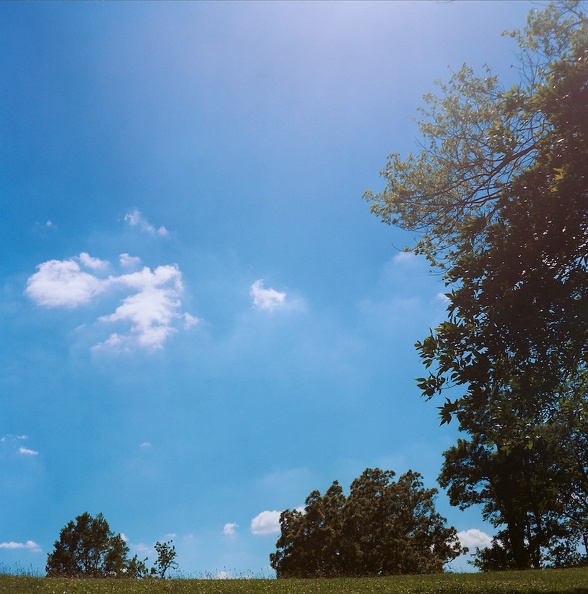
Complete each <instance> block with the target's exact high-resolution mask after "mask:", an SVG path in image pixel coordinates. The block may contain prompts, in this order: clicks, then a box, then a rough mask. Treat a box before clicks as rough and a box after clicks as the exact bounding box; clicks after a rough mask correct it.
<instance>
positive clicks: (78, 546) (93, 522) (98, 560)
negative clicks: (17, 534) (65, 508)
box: [46, 512, 129, 578]
mask: <svg viewBox="0 0 588 594" xmlns="http://www.w3.org/2000/svg"><path fill="white" fill-rule="evenodd" d="M128 552H129V548H128V547H127V545H126V544H125V542H124V540H123V539H122V537H121V535H120V534H117V535H115V534H114V533H113V532H112V531H111V530H110V527H109V526H108V522H107V521H106V520H105V519H104V516H103V515H102V514H98V515H97V516H96V517H95V518H93V517H92V516H91V515H90V514H89V513H88V512H85V513H83V514H81V515H79V516H77V517H76V519H75V522H74V521H71V522H69V523H68V524H67V525H66V526H65V527H64V528H62V530H61V532H60V534H59V540H58V541H56V542H55V545H54V550H53V552H52V553H50V554H49V555H48V557H47V567H46V571H47V575H48V576H51V577H90V578H105V577H113V576H121V575H123V574H124V571H123V570H124V569H126V568H127V565H128V560H127V555H128Z"/></svg>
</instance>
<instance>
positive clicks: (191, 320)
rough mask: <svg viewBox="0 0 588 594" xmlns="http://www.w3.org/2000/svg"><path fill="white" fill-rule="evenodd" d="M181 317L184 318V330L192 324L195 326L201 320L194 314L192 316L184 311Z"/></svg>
mask: <svg viewBox="0 0 588 594" xmlns="http://www.w3.org/2000/svg"><path fill="white" fill-rule="evenodd" d="M183 318H184V329H186V330H187V329H188V328H191V327H192V326H197V325H198V324H200V322H201V321H202V320H201V319H200V318H197V317H196V316H193V315H191V314H189V313H185V314H184V315H183Z"/></svg>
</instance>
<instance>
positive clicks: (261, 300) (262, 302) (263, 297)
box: [250, 279, 286, 309]
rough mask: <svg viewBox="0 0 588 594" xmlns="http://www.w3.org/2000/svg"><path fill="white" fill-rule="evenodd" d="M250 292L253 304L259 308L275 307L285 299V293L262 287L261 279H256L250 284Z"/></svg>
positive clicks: (282, 303)
mask: <svg viewBox="0 0 588 594" xmlns="http://www.w3.org/2000/svg"><path fill="white" fill-rule="evenodd" d="M250 294H251V297H252V299H253V306H254V307H259V308H260V309H275V308H276V307H280V306H281V305H284V303H285V301H286V293H280V292H279V291H276V290H275V289H264V288H263V280H262V279H259V280H256V281H255V282H254V283H253V284H252V285H251V291H250Z"/></svg>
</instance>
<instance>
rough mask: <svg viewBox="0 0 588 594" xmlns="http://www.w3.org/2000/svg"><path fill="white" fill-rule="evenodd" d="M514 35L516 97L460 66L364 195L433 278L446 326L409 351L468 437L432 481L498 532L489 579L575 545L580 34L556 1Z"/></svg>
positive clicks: (580, 492)
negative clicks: (413, 236) (381, 180)
mask: <svg viewBox="0 0 588 594" xmlns="http://www.w3.org/2000/svg"><path fill="white" fill-rule="evenodd" d="M513 36H514V37H516V38H517V40H518V42H519V46H520V48H521V58H522V59H521V82H520V84H518V85H515V86H514V87H513V88H512V89H510V90H508V91H505V90H504V89H502V87H501V86H500V83H499V80H498V78H497V77H495V76H493V75H492V74H491V73H490V71H486V72H485V74H484V76H482V77H476V76H475V75H474V73H473V71H472V70H471V69H469V68H468V67H465V66H464V67H463V68H462V69H461V70H460V71H459V72H458V73H457V74H455V75H454V76H453V77H452V79H451V80H450V81H449V83H448V84H444V85H441V96H434V95H428V96H426V104H427V107H426V108H425V109H424V110H423V111H424V115H425V120H424V121H423V122H422V123H421V131H422V134H423V147H424V148H423V151H422V152H421V154H420V155H419V156H416V157H414V156H412V155H410V156H409V157H408V159H406V160H405V161H402V160H401V159H400V157H399V156H398V155H392V156H391V158H390V161H389V163H388V165H387V167H386V169H385V170H384V171H383V175H384V176H385V178H386V180H387V184H386V188H385V190H384V191H383V192H381V193H377V194H373V193H371V192H368V193H367V195H366V197H367V198H368V199H369V200H370V201H371V202H372V210H373V211H374V212H375V213H376V214H377V215H379V216H380V217H382V218H383V220H384V221H386V222H388V223H392V224H396V225H399V226H401V227H403V228H405V229H409V230H412V231H415V230H418V231H420V232H422V236H421V240H420V241H419V242H418V243H417V245H416V246H415V247H414V251H415V252H417V253H421V254H424V255H425V256H426V257H427V258H428V259H429V261H430V263H431V265H432V266H433V267H436V268H438V269H440V270H441V271H442V272H443V273H444V275H445V281H446V283H447V285H448V289H449V293H448V297H449V306H448V319H447V321H445V322H443V323H442V324H441V325H440V326H439V327H438V328H437V329H436V330H435V331H434V332H431V334H430V336H428V337H427V338H426V339H425V340H423V341H422V342H419V343H417V348H418V350H419V352H420V355H421V357H422V359H423V362H424V363H425V365H426V366H427V368H428V370H429V373H428V376H427V377H424V378H420V379H419V386H420V388H421V389H422V391H423V394H424V396H426V397H427V398H432V397H433V396H435V395H436V394H441V393H447V392H446V391H447V390H449V396H451V395H453V397H452V398H450V397H448V398H447V399H446V401H445V403H444V404H443V406H441V407H440V409H441V418H442V422H449V421H450V420H451V419H452V418H454V417H456V418H457V420H458V422H459V426H460V429H461V430H462V431H463V432H464V433H465V435H466V437H465V438H464V439H461V440H460V441H459V442H458V444H457V446H455V447H453V448H451V449H450V450H448V451H447V452H445V464H444V468H443V472H442V475H441V482H442V485H443V486H446V487H448V488H449V493H450V497H451V500H452V502H453V503H454V504H456V505H460V506H461V507H467V506H468V505H472V504H476V503H479V504H482V505H483V506H484V507H483V509H484V513H485V515H486V517H488V518H489V519H491V520H492V521H493V522H494V523H495V524H496V526H497V527H499V528H502V529H501V531H500V532H499V534H498V535H497V540H496V541H495V547H494V553H492V554H488V555H487V561H488V564H487V565H488V566H492V564H493V563H494V564H496V563H499V562H500V559H502V560H503V561H502V562H503V565H505V566H508V565H509V564H512V565H514V566H516V567H520V568H522V567H528V566H531V565H532V566H536V567H538V566H541V565H542V564H544V563H545V562H552V563H553V564H562V563H564V564H565V563H566V562H572V561H573V560H574V558H575V551H574V544H575V542H576V541H577V539H578V536H579V534H580V532H581V531H585V526H584V525H583V524H582V522H581V521H580V520H579V519H578V518H577V517H574V514H573V513H572V510H573V509H574V508H576V509H577V508H578V506H580V507H582V508H583V509H586V501H587V498H586V497H587V494H588V482H587V480H586V478H587V470H588V465H587V460H586V456H585V455H583V454H581V452H583V451H584V450H583V446H584V444H585V443H586V427H587V424H586V418H587V417H586V404H587V403H586V394H587V393H588V384H587V382H586V380H585V370H586V364H587V362H588V299H587V298H588V270H587V264H588V208H587V206H588V166H587V163H588V88H587V87H588V25H587V21H586V18H585V16H584V14H583V12H582V11H581V6H580V4H579V3H578V2H574V1H568V2H562V3H559V4H552V5H550V6H548V7H547V8H546V9H545V10H543V11H542V12H537V11H533V12H532V13H531V14H530V15H529V19H528V25H527V28H526V29H525V31H524V32H522V33H520V32H515V33H513ZM572 417H573V419H572ZM570 420H573V421H574V422H573V423H572V422H570ZM562 464H565V465H566V466H567V472H561V468H562ZM577 515H578V514H576V516H577ZM498 549H500V550H498ZM482 566H484V563H483V562H482Z"/></svg>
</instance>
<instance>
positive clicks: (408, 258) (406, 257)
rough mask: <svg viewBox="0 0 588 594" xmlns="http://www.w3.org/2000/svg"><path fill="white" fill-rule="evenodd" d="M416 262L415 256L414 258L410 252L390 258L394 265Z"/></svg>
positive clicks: (400, 253)
mask: <svg viewBox="0 0 588 594" xmlns="http://www.w3.org/2000/svg"><path fill="white" fill-rule="evenodd" d="M416 260H417V256H415V255H414V254H413V253H412V252H399V253H398V254H396V255H395V256H394V258H392V261H393V262H394V263H395V264H402V263H404V262H406V263H409V262H415V261H416Z"/></svg>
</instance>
